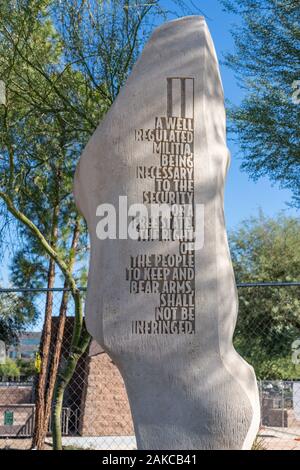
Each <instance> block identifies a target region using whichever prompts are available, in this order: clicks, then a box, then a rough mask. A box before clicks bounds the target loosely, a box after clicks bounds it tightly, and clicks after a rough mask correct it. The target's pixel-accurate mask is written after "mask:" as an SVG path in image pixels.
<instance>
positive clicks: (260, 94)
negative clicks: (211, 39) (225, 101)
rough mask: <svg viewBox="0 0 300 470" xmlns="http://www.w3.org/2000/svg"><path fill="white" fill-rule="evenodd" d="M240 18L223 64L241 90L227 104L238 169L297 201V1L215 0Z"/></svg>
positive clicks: (299, 46)
mask: <svg viewBox="0 0 300 470" xmlns="http://www.w3.org/2000/svg"><path fill="white" fill-rule="evenodd" d="M221 2H222V3H223V4H224V5H225V7H226V9H227V10H229V11H232V12H234V13H236V14H237V15H239V17H240V18H242V23H241V25H240V26H237V27H235V29H234V30H233V31H232V35H233V39H234V42H235V52H234V53H233V54H228V55H227V56H226V63H227V65H229V66H230V67H231V68H232V69H233V70H234V72H235V74H236V76H237V77H238V79H239V83H240V85H241V87H242V88H243V90H244V92H245V96H244V99H243V100H242V102H241V104H240V105H239V106H232V108H231V110H230V113H229V114H230V118H231V121H232V130H233V131H235V132H236V133H237V135H238V138H239V142H240V146H241V150H242V152H241V154H242V158H243V163H242V168H243V169H245V170H246V171H247V172H249V174H250V175H251V177H253V178H254V179H257V178H259V177H260V176H264V175H267V176H268V177H269V178H270V179H271V180H272V181H275V182H278V183H279V184H280V186H281V187H284V188H288V189H290V190H291V191H292V193H293V196H294V204H295V205H297V206H299V204H300V169H299V166H300V154H299V124H298V123H299V118H300V104H299V103H298V104H297V103H296V102H294V101H293V99H292V96H293V83H295V82H296V81H297V80H299V78H300V77H299V61H300V27H299V0H286V1H277V0H263V1H262V0H221Z"/></svg>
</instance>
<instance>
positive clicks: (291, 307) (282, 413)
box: [0, 283, 300, 450]
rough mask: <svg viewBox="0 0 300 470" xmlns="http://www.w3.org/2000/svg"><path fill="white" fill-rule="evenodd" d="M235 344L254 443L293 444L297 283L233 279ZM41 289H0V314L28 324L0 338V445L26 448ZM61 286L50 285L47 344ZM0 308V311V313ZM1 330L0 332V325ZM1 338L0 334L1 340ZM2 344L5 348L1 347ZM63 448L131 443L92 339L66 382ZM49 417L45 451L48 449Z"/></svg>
mask: <svg viewBox="0 0 300 470" xmlns="http://www.w3.org/2000/svg"><path fill="white" fill-rule="evenodd" d="M238 287H239V317H238V322H237V327H236V332H235V338H234V344H235V347H236V349H237V350H238V352H239V353H240V354H241V355H242V356H243V357H244V358H245V359H246V360H247V361H248V362H249V363H250V364H252V365H253V367H254V369H255V371H256V375H257V378H258V385H259V392H260V400H261V428H260V432H259V436H258V439H257V441H256V443H255V448H257V449H266V450H273V449H274V450H275V449H284V450H293V449H299V450H300V365H299V364H300V360H299V359H300V306H299V293H300V288H299V287H300V283H281V284H280V283H278V284H276V283H264V284H262V283H257V284H240V285H238ZM46 295H47V289H42V290H30V289H22V290H17V289H1V290H0V308H1V312H9V311H11V309H12V310H15V309H22V312H23V313H24V311H25V310H26V309H27V310H26V312H27V313H28V311H30V312H31V313H32V318H35V322H34V323H32V324H30V325H29V326H28V327H27V329H26V331H23V332H21V333H20V334H19V337H18V341H17V342H16V343H15V344H6V345H4V342H2V343H0V344H1V347H2V349H1V355H0V356H1V361H0V448H2V449H23V450H27V449H30V447H31V443H32V436H33V430H34V422H35V389H36V382H37V378H38V367H39V364H38V359H39V356H38V355H37V353H38V351H39V345H40V341H41V332H42V326H43V318H44V314H45V303H46ZM62 296H63V290H62V289H54V290H53V307H52V343H51V344H52V346H51V348H50V362H51V356H52V355H53V351H54V340H55V335H56V330H57V325H58V316H59V312H60V309H61V303H62ZM1 312H0V313H1ZM72 314H73V304H72V300H71V299H70V300H69V302H68V307H67V312H66V322H65V329H64V336H63V343H62V352H61V357H60V362H61V364H62V363H64V361H65V360H66V358H67V355H68V351H69V346H70V341H71V337H72V329H73V319H74V318H73V316H72ZM0 331H1V330H0ZM0 340H2V341H3V338H0ZM3 348H4V349H5V351H3ZM62 434H63V446H64V448H66V449H91V450H94V449H95V450H96V449H97V450H115V449H116V450H126V449H134V448H135V446H136V443H135V437H134V430H133V424H132V419H131V413H130V408H129V404H128V400H127V395H126V391H125V387H124V384H123V381H122V378H121V375H120V373H119V371H118V369H117V368H116V366H115V364H114V363H113V362H112V360H111V359H110V358H109V357H108V355H107V354H106V353H105V352H104V351H103V350H102V349H101V347H100V346H99V345H98V344H97V343H96V342H95V341H92V342H91V344H90V347H89V348H88V350H87V351H86V353H85V354H84V355H83V356H82V357H81V359H80V360H79V362H78V364H77V367H76V371H75V373H74V375H73V377H72V380H71V382H70V384H69V385H68V387H67V390H66V393H65V397H64V403H63V410H62ZM51 447H52V439H51V422H49V427H48V435H47V437H46V445H45V449H51Z"/></svg>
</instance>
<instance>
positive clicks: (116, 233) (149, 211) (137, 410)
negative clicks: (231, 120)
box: [74, 16, 259, 449]
mask: <svg viewBox="0 0 300 470" xmlns="http://www.w3.org/2000/svg"><path fill="white" fill-rule="evenodd" d="M228 160H229V155H228V150H227V146H226V130H225V111H224V99H223V90H222V85H221V80H220V75H219V67H218V62H217V58H216V54H215V50H214V47H213V43H212V40H211V37H210V34H209V31H208V29H207V26H206V23H205V21H204V19H203V18H202V17H197V16H195V17H186V18H182V19H180V20H177V21H173V22H170V23H166V24H165V25H163V26H162V27H160V28H158V29H157V30H156V31H155V32H154V33H153V35H152V37H151V38H150V40H149V42H148V43H147V45H146V46H145V48H144V51H143V53H142V55H141V57H140V59H139V60H138V62H137V64H136V65H135V67H134V69H133V71H132V73H131V75H130V77H129V78H128V80H127V83H126V85H125V86H124V87H123V89H122V90H121V91H120V94H119V96H118V97H117V99H116V101H115V103H114V104H113V106H112V107H111V109H110V111H109V113H108V114H107V116H106V118H105V119H104V121H103V122H102V123H101V124H100V125H99V127H98V128H97V129H96V131H95V133H94V135H93V136H92V137H91V139H90V141H89V142H88V144H87V146H86V149H85V151H84V153H83V155H82V157H81V159H80V162H79V165H78V167H77V172H76V176H75V183H74V194H75V199H76V203H77V206H78V208H79V209H80V210H81V212H82V214H83V215H84V217H85V219H86V221H87V223H88V229H89V234H90V240H91V256H90V270H89V280H88V296H87V302H86V323H87V327H88V329H89V331H90V333H91V334H92V336H93V337H94V338H95V339H96V340H97V341H98V342H99V343H100V344H101V345H102V346H103V348H104V349H105V350H106V351H107V352H108V353H109V354H110V355H111V357H112V358H113V360H114V361H115V363H116V364H117V365H118V367H119V369H120V371H121V373H122V376H123V378H124V381H125V385H126V388H127V392H128V396H129V401H130V405H131V411H132V415H133V421H134V426H135V432H136V437H137V443H138V447H139V448H140V449H241V448H249V447H250V446H251V444H252V441H253V439H254V437H255V435H256V432H257V430H258V424H259V403H258V393H257V386H256V380H255V376H254V372H253V370H252V368H251V367H250V366H249V365H248V364H247V363H245V361H243V360H242V359H241V358H240V357H239V356H238V354H237V353H236V352H235V350H234V349H233V346H232V335H233V332H234V327H235V322H236V315H237V296H236V287H235V281H234V275H233V270H232V264H231V260H230V254H229V250H228V244H227V237H226V231H225V224H224V216H223V191H224V182H225V177H226V171H227V167H228Z"/></svg>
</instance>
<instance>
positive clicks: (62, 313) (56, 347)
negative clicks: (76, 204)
mask: <svg viewBox="0 0 300 470" xmlns="http://www.w3.org/2000/svg"><path fill="white" fill-rule="evenodd" d="M79 227H80V226H79V220H78V219H77V220H76V221H75V227H74V230H73V238H72V243H71V249H70V257H69V269H70V272H72V270H73V266H74V262H75V255H76V249H77V245H78V240H79V236H80V229H79ZM67 287H68V282H67V281H65V282H64V288H67ZM68 299H69V292H68V291H64V292H63V296H62V300H61V304H60V309H59V319H58V325H57V333H56V338H55V344H53V346H52V348H53V355H52V358H51V369H50V373H49V379H48V386H47V393H46V403H45V415H44V435H45V437H46V435H47V431H48V426H49V420H50V416H51V406H52V399H53V393H54V386H55V382H56V379H57V371H58V366H59V362H60V357H61V349H62V344H63V338H64V331H65V322H66V312H67V305H68Z"/></svg>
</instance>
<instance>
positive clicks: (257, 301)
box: [230, 213, 300, 379]
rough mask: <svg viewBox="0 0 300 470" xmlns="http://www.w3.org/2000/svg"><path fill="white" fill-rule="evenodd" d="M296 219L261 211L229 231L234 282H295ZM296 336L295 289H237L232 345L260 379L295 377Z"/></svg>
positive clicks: (298, 302)
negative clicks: (293, 346) (237, 311)
mask: <svg viewBox="0 0 300 470" xmlns="http://www.w3.org/2000/svg"><path fill="white" fill-rule="evenodd" d="M299 243H300V221H299V220H298V219H293V218H289V217H285V216H283V215H279V216H278V218H276V219H272V218H268V217H266V216H264V215H263V213H260V214H259V215H258V216H257V217H252V218H251V219H249V220H247V221H245V222H244V223H243V224H242V225H241V226H240V227H239V228H238V229H237V230H236V231H235V232H233V233H231V235H230V247H231V254H232V260H233V265H234V270H235V275H236V280H237V282H259V281H270V280H271V281H283V282H287V281H297V280H299V265H300V250H299ZM299 336H300V296H299V287H286V288H284V287H281V288H279V287H264V288H262V287H255V288H241V289H239V317H238V324H237V328H236V332H235V346H236V348H237V350H238V351H239V352H240V353H241V355H242V356H243V357H245V359H246V360H248V361H249V362H250V363H251V364H252V365H253V366H254V367H255V370H256V373H257V375H258V377H259V378H262V379H263V378H265V379H279V378H281V379H299V378H300V366H299V365H295V364H293V362H292V343H293V341H295V340H296V339H297V338H299Z"/></svg>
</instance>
